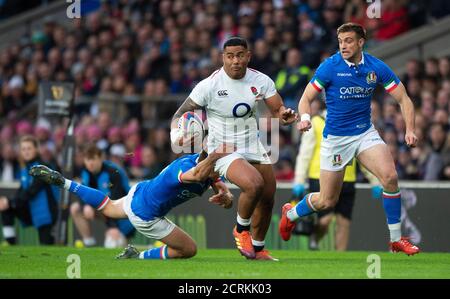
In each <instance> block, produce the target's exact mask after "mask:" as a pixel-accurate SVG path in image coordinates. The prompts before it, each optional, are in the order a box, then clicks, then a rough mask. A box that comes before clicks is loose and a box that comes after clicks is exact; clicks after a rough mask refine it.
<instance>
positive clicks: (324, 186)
mask: <svg viewBox="0 0 450 299" xmlns="http://www.w3.org/2000/svg"><path fill="white" fill-rule="evenodd" d="M343 182H344V170H343V169H342V170H338V171H329V170H323V169H321V170H320V192H315V193H309V194H306V195H305V197H304V198H303V199H302V200H301V201H300V202H299V203H298V204H297V205H295V206H294V207H292V206H291V204H290V203H287V204H285V205H284V206H283V209H282V212H281V219H280V223H279V226H278V228H279V233H280V235H281V237H282V239H283V240H285V241H288V240H289V239H290V238H291V233H292V230H293V229H294V227H295V221H296V220H298V219H299V218H300V217H304V216H307V215H310V214H312V213H315V212H317V211H323V210H327V209H331V208H333V207H334V206H335V205H336V203H337V201H338V199H339V194H340V193H341V189H342V183H343Z"/></svg>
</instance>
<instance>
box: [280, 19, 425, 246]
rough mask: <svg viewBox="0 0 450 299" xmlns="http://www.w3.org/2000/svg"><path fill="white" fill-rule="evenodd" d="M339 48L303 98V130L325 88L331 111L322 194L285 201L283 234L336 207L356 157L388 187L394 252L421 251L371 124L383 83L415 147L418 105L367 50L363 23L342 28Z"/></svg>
mask: <svg viewBox="0 0 450 299" xmlns="http://www.w3.org/2000/svg"><path fill="white" fill-rule="evenodd" d="M337 36H338V42H339V52H338V53H336V54H335V55H333V56H331V57H330V58H328V59H326V60H325V61H324V62H322V64H321V65H320V66H319V68H318V69H317V71H316V73H315V75H314V77H313V78H312V80H311V82H310V83H309V84H308V85H307V87H306V89H305V91H304V93H303V95H302V97H301V99H300V102H299V113H300V115H301V118H300V122H299V123H298V126H297V127H298V129H299V130H300V131H302V132H304V131H308V130H309V129H310V128H311V121H310V110H311V109H310V103H311V102H312V101H313V100H314V98H315V97H316V96H317V95H318V94H319V93H320V92H322V91H325V94H326V104H327V109H328V115H327V119H326V123H325V129H324V132H323V141H322V144H321V150H320V169H321V170H320V193H309V194H307V195H306V196H305V197H304V198H303V200H302V201H300V202H299V203H298V204H297V205H296V206H295V207H292V206H291V205H290V204H285V205H284V206H283V209H282V217H281V220H280V223H279V230H280V234H281V237H282V238H283V239H284V240H289V238H290V236H291V232H292V230H293V228H294V226H295V223H294V222H295V221H296V220H297V219H298V218H299V217H303V216H306V215H309V214H311V213H314V212H317V211H322V210H325V209H329V208H332V207H334V206H335V205H336V203H337V200H338V198H339V194H340V191H341V188H342V182H343V178H344V169H345V167H346V166H347V165H348V164H349V163H350V162H351V161H352V159H353V158H354V157H356V158H357V159H358V161H359V162H360V163H361V164H362V165H363V166H365V167H366V168H367V169H368V170H369V171H370V172H371V173H373V174H374V175H375V176H376V177H377V178H378V180H379V181H380V182H381V184H382V186H383V207H384V211H385V214H386V217H387V224H388V228H389V232H390V243H389V246H390V249H391V251H392V252H404V253H406V254H408V255H412V254H416V253H418V252H419V248H418V247H417V246H415V245H413V244H411V243H410V242H409V241H408V240H407V238H404V237H402V236H401V223H400V216H401V199H400V191H399V188H398V179H397V172H396V169H395V164H394V161H393V158H392V156H391V153H390V152H389V149H388V148H387V146H386V144H385V143H384V142H383V140H382V139H381V138H380V136H379V134H378V132H377V130H376V129H375V128H374V126H373V124H372V123H371V120H370V119H371V118H370V114H371V110H370V101H371V98H372V94H373V92H374V90H375V87H376V86H377V85H378V84H381V85H383V86H384V88H385V90H386V91H387V92H388V93H389V94H390V95H391V96H392V97H393V98H394V99H395V100H396V101H397V102H398V103H399V105H400V107H401V111H402V114H403V118H404V120H405V124H406V134H405V141H406V144H407V145H408V146H410V147H414V146H416V143H417V137H416V135H415V133H414V106H413V104H412V102H411V99H410V98H409V97H408V95H407V93H406V90H405V87H404V86H403V84H402V83H401V82H400V80H399V79H398V78H397V76H396V75H395V74H394V73H393V72H392V70H391V69H390V68H389V67H388V66H387V65H386V64H385V63H384V62H383V61H381V60H379V59H377V58H375V57H373V56H371V55H369V54H367V53H365V52H363V50H362V49H363V46H364V42H365V40H366V32H365V30H364V28H363V27H362V26H360V25H358V24H354V23H347V24H344V25H342V26H340V27H339V28H338V29H337Z"/></svg>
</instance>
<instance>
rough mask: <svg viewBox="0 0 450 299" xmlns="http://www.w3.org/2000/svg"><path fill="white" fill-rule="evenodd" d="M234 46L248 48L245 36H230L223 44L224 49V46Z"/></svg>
mask: <svg viewBox="0 0 450 299" xmlns="http://www.w3.org/2000/svg"><path fill="white" fill-rule="evenodd" d="M234 46H242V47H244V48H245V49H248V43H247V40H246V39H245V38H242V37H239V36H233V37H230V38H229V39H228V40H227V41H226V42H225V43H224V44H223V49H224V50H225V48H226V47H234Z"/></svg>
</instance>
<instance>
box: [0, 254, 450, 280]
mask: <svg viewBox="0 0 450 299" xmlns="http://www.w3.org/2000/svg"><path fill="white" fill-rule="evenodd" d="M119 252H120V249H104V248H84V249H77V248H73V247H26V246H22V247H20V246H19V247H4V248H0V279H2V278H67V276H66V271H67V267H68V266H70V263H68V262H67V257H68V256H69V255H70V254H77V255H78V256H79V257H80V270H81V271H80V274H81V278H164V279H170V278H181V279H183V278H186V279H188V278H189V279H190V278H219V279H241V278H247V279H268V278H275V279H276V278H285V279H286V278H287V279H289V278H296V279H298V278H367V274H366V273H367V269H368V267H369V266H370V264H371V263H369V262H368V261H367V257H368V256H369V255H370V254H377V255H379V257H380V261H381V278H447V279H448V278H450V254H449V253H420V254H418V255H415V256H406V255H404V254H391V253H388V252H330V251H328V252H326V251H321V252H312V251H284V250H274V251H273V252H272V254H273V256H275V257H278V258H279V259H280V261H279V262H268V261H249V260H245V259H244V258H243V257H242V256H240V255H239V253H238V252H237V250H231V249H223V250H218V249H209V250H199V252H198V253H197V256H195V257H194V258H192V259H188V260H167V261H161V260H145V261H144V260H116V259H115V255H116V254H118V253H119Z"/></svg>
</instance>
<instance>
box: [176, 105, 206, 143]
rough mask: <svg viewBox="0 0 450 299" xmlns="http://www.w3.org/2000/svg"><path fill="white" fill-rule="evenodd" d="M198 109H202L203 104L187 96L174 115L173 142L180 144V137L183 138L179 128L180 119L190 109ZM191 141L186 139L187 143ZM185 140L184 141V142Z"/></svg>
mask: <svg viewBox="0 0 450 299" xmlns="http://www.w3.org/2000/svg"><path fill="white" fill-rule="evenodd" d="M196 109H202V106H200V105H198V104H197V103H195V102H194V101H193V100H192V99H191V98H187V99H186V100H185V101H184V102H183V104H181V106H180V108H178V110H177V111H176V112H175V114H174V115H173V117H172V122H171V123H170V140H171V141H172V143H173V144H179V143H180V139H182V138H183V133H182V132H181V130H180V129H179V128H178V119H179V118H180V117H181V116H182V115H183V114H184V113H185V112H188V111H194V110H196ZM187 142H189V140H187V141H186V143H187ZM184 143H185V142H184V141H183V142H182V144H184Z"/></svg>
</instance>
